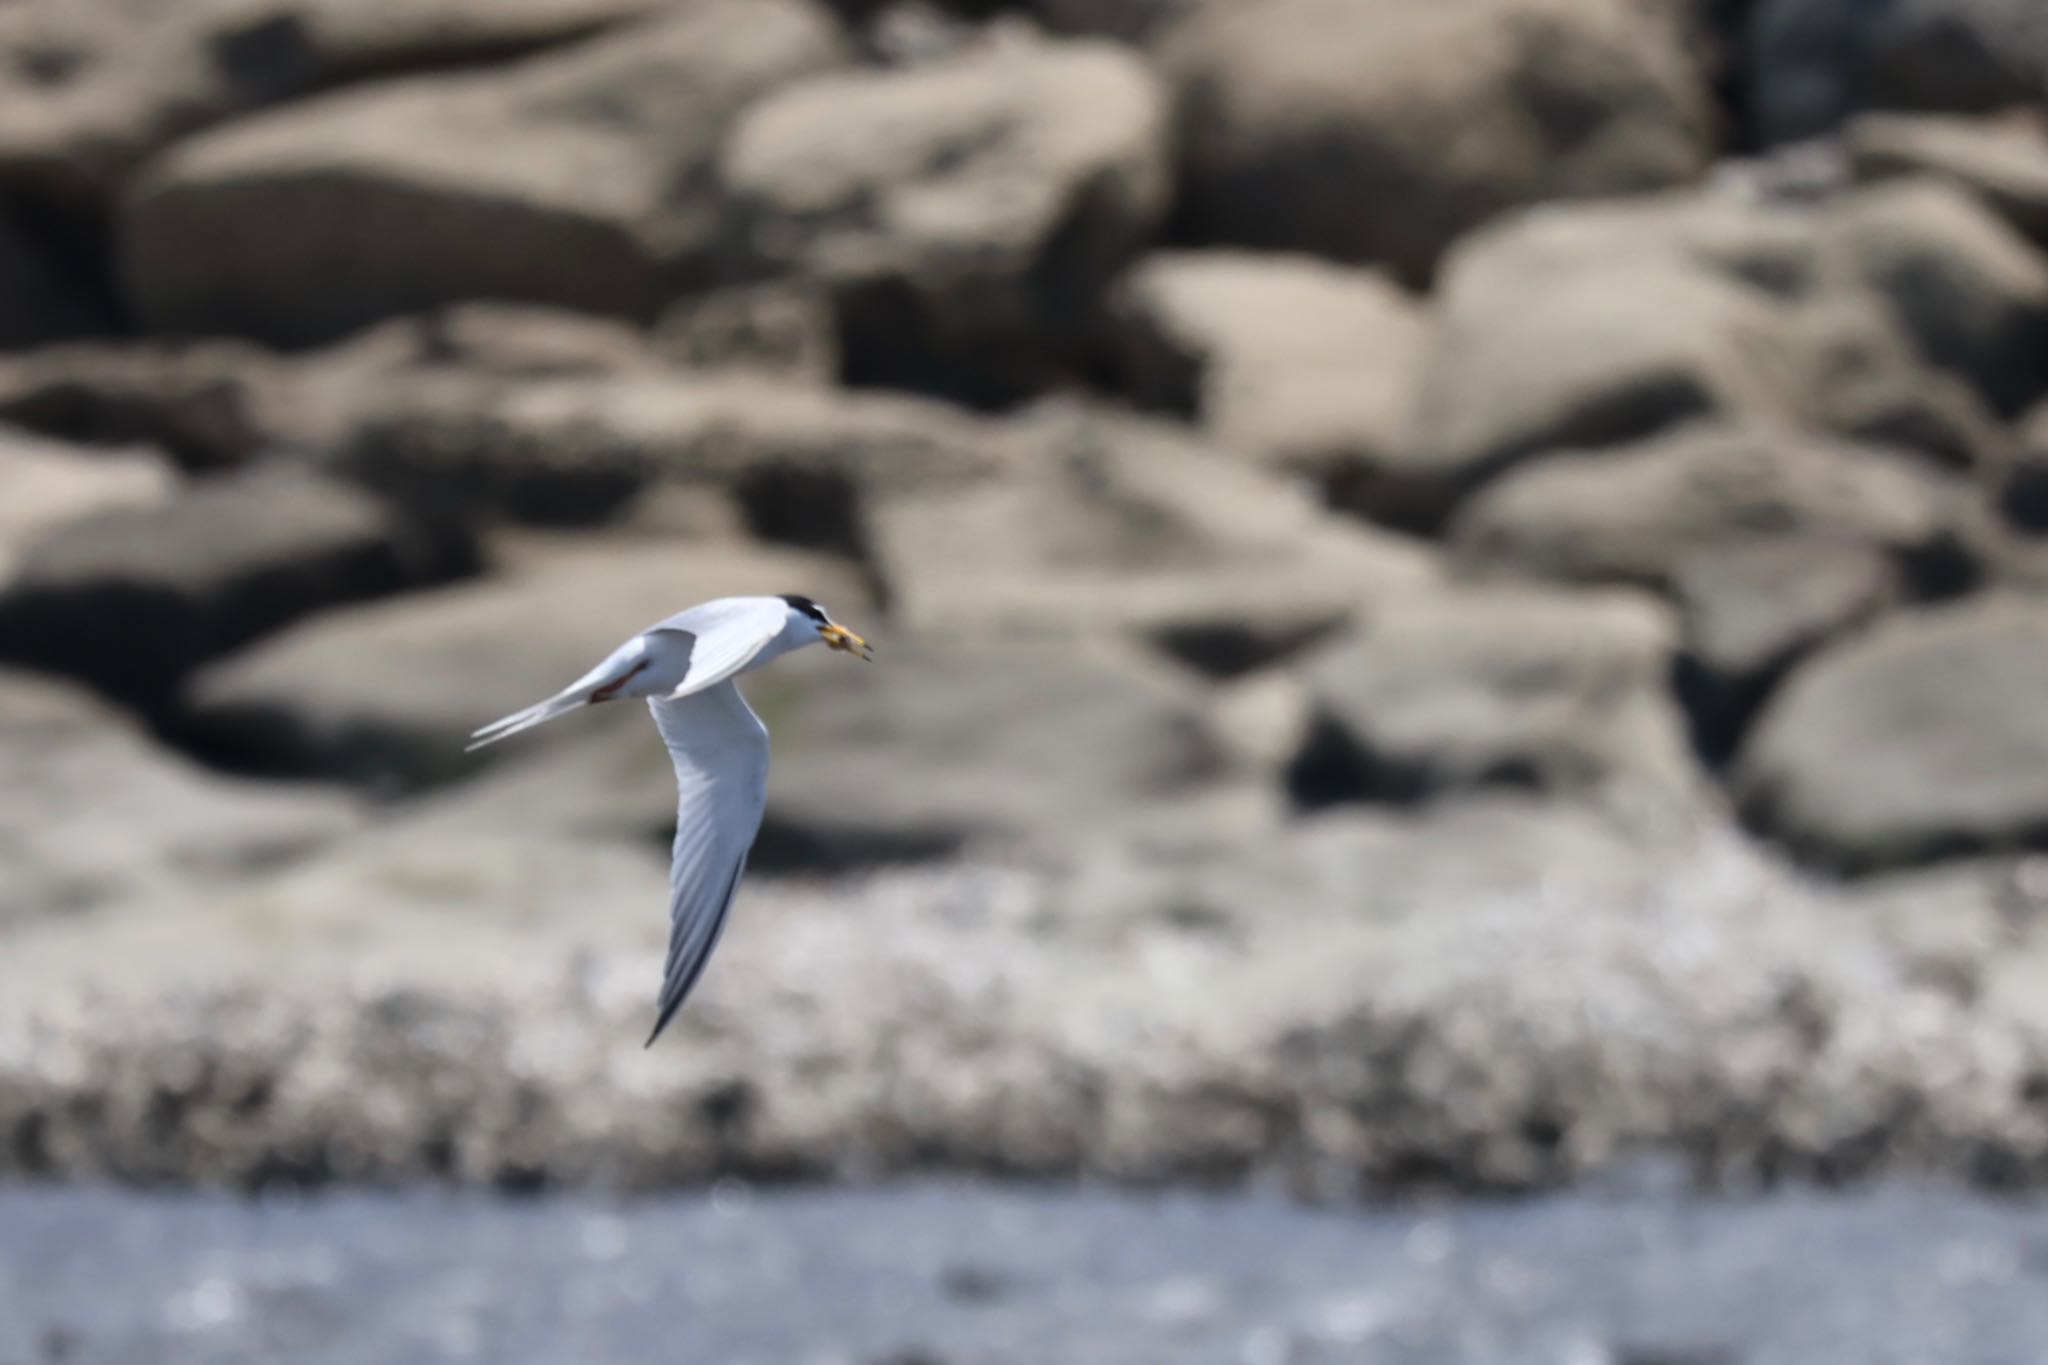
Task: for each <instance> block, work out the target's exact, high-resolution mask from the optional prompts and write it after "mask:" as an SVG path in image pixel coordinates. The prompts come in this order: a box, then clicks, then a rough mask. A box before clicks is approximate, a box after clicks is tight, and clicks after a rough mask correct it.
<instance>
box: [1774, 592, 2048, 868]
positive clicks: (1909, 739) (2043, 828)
mask: <svg viewBox="0 0 2048 1365" xmlns="http://www.w3.org/2000/svg"><path fill="white" fill-rule="evenodd" d="M2044 687H2048V609H2044V608H2043V607H2042V605H2041V604H2040V603H2039V602H2037V601H2030V600H2021V599H2004V598H1991V599H1986V600H1978V601H1970V602H1965V603H1962V604H1958V605H1955V606H1951V607H1946V608H1943V609H1940V610H1936V611H1929V612H1925V613H1922V614H1918V615H1912V616H1902V617H1898V618H1895V619H1893V620H1891V621H1889V622H1886V623H1884V624H1882V625H1880V626H1879V627H1878V628H1877V629H1875V630H1874V631H1872V632H1870V633H1869V634H1867V635H1864V636H1861V637H1858V638H1856V639H1853V640H1851V641H1849V642H1847V643H1844V644H1841V645H1838V646H1836V647H1834V648H1832V649H1830V650H1827V651H1824V652H1823V653H1821V654H1820V655H1819V656H1817V657H1816V658H1815V659H1813V660H1812V661H1811V662H1809V663H1808V664H1806V665H1805V666H1804V667H1802V668H1800V669H1799V670H1797V671H1796V672H1795V673H1794V674H1793V675H1792V678H1791V680H1790V681H1789V682H1788V683H1787V684H1786V685H1785V687H1784V688H1783V689H1782V690H1781V691H1780V692H1779V693H1778V695H1777V696H1776V697H1775V698H1774V699H1773V700H1772V701H1771V703H1770V705H1769V706H1768V707H1766V708H1765V711H1764V713H1763V716H1762V717H1761V718H1760V719H1759V721H1758V722H1757V726H1756V728H1755V730H1754V731H1753V733H1752V734H1751V735H1750V737H1749V739H1748V741H1747V742H1746V743H1745V744H1744V745H1743V748H1742V752H1741V755H1740V757H1739V760H1738V764H1737V768H1736V792H1737V794H1738V796H1739V797H1740V799H1741V801H1742V803H1743V806H1744V808H1745V809H1746V811H1747V813H1748V816H1749V818H1750V819H1751V820H1752V821H1754V822H1755V823H1756V825H1757V826H1758V827H1759V828H1761V829H1762V830H1764V831H1765V832H1767V833H1769V834H1772V835H1774V836H1776V837H1778V838H1781V839H1783V840H1784V841H1786V842H1787V843H1789V844H1791V845H1792V846H1793V847H1794V848H1796V849H1797V850H1799V851H1800V852H1801V853H1802V854H1804V855H1805V856H1807V857H1809V858H1811V859H1813V860H1814V861H1816V862H1818V863H1822V864H1824V865H1827V866H1829V867H1833V868H1837V869H1841V870H1845V871H1851V872H1856V871H1867V870H1871V869H1876V868H1881V867H1888V866H1896V865H1901V864H1908V863H1914V862H1920V861H1925V860H1927V859H1931V858H1936V857H1941V856H1944V855H1953V854H1956V853H1962V852H1966V851H1969V850H1973V849H1998V848H2014V847H2036V846H2039V845H2040V844H2041V842H2042V841H2043V839H2044V837H2048V734H2044V732H2043V730H2042V727H2041V725H2040V723H2039V719H2040V698H2041V695H2042V689H2043V688H2044Z"/></svg>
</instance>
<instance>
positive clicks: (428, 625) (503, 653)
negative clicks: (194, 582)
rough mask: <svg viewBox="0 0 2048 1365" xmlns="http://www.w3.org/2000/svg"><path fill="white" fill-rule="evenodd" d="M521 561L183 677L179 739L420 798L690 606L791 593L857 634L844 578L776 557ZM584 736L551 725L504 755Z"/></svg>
mask: <svg viewBox="0 0 2048 1365" xmlns="http://www.w3.org/2000/svg"><path fill="white" fill-rule="evenodd" d="M529 559H530V562H528V563H526V564H525V565H523V566H522V567H521V568H520V569H519V570H518V571H515V572H512V573H510V574H507V575H504V576H501V577H498V578H491V579H485V580H482V581H478V582H473V583H467V584H461V585H457V586H454V587H449V588H444V589H442V590H440V591H437V592H431V593H414V594H409V595H407V596H405V597H401V598H397V599H395V600H393V601H390V602H383V603H375V604H370V605H366V606H359V607H355V608H353V609H351V610H347V611H335V612H328V613H326V614H325V615H322V616H320V617H317V618H315V619H313V620H311V621H307V622H304V623H302V624H300V625H299V626H297V627H296V628H294V629H292V630H289V631H286V632H283V633H281V634H279V635H277V636H274V637H273V638H271V639H268V640H265V641H262V642H260V643H258V644H256V645H255V646H253V647H252V648H250V649H247V650H244V651H242V652H241V653H239V654H236V655H233V656H231V657H229V658H226V659H223V660H221V661H219V662H218V663H216V664H214V665H213V666H211V667H209V668H207V669H206V670H205V671H203V672H202V673H201V674H200V675H199V676H198V677H196V678H195V679H193V681H192V685H191V687H190V688H189V689H188V691H187V694H186V699H185V708H184V714H183V716H182V717H181V719H180V721H179V731H180V734H181V737H183V738H185V739H186V740H187V741H188V742H189V743H190V744H192V745H193V746H194V747H196V748H198V749H199V750H201V751H202V752H205V753H208V754H211V755H214V756H216V757H218V758H220V759H222V760H224V761H226V762H228V763H231V764H233V765H235V766H237V767H242V768H249V769H256V770H264V771H271V772H277V773H284V774H297V775H318V776H324V777H331V778H338V779H342V780H346V781H351V782H356V783H361V784H364V785H367V786H372V787H397V788H411V787H417V786H424V785H428V784H431V783H434V782H438V781H444V780H447V779H449V778H453V777H457V776H461V775H463V774H465V773H469V772H473V771H475V770H476V769H477V768H478V767H480V766H481V765H483V764H486V763H490V762H495V761H498V760H500V759H503V758H505V757H506V756H507V755H508V754H510V753H512V752H514V751H515V746H510V745H499V746H495V747H493V748H490V749H484V750H480V751H478V752H477V753H474V754H466V753H464V752H463V745H464V744H465V743H466V742H467V740H468V736H469V734H470V732H471V731H473V730H475V729H477V728H478V727H479V726H481V725H484V724H486V723H487V722H489V721H492V720H495V719H497V718H498V717H499V716H502V715H507V714H509V713H511V712H513V711H516V710H518V709H519V708H520V707H522V706H527V705H530V704H531V703H533V702H536V701H539V700H540V699H541V698H543V697H548V696H552V695H554V693H556V692H558V691H560V690H561V688H562V687H563V686H564V685H566V684H567V683H569V682H570V681H572V680H573V679H575V678H576V677H578V676H579V675H580V674H582V673H583V672H584V671H585V670H586V669H588V668H590V667H591V666H592V665H593V664H595V663H596V662H597V661H598V660H600V659H602V658H604V656H605V655H606V654H608V653H610V652H611V651H612V650H613V649H614V648H616V647H617V646H618V644H619V643H620V642H621V641H622V640H625V639H627V638H628V637H630V636H631V635H633V634H634V632H636V631H639V630H643V629H645V628H646V627H648V626H650V625H652V624H653V623H655V622H656V621H659V620H661V619H662V618H663V617H666V616H671V615H673V614H674V613H676V612H678V611H681V610H682V609H683V608H684V607H687V606H690V605H691V604H692V603H695V602H701V601H704V600H706V599H708V598H712V597H724V596H730V595H735V594H744V593H761V592H776V591H788V592H801V593H803V594H805V595H806V596H809V597H814V598H816V599H817V600H819V601H821V602H824V603H826V604H827V605H828V606H829V607H830V608H831V609H832V610H833V611H834V612H835V613H836V614H838V615H839V616H841V617H842V618H844V619H848V620H853V621H858V620H859V618H860V615H861V612H862V610H863V609H864V607H865V605H866V600H865V599H866V594H865V592H864V591H863V589H862V586H861V584H860V582H859V578H858V576H857V575H856V574H854V573H853V572H851V571H850V570H848V569H847V568H846V566H844V565H843V564H840V563H837V562H835V561H830V560H824V559H820V558H817V557H814V556H804V555H796V554H791V553H786V552H775V551H760V550H748V549H744V548H740V547H736V546H732V545H712V546H690V547H686V548H685V547H676V546H672V545H665V544H660V543H655V544H649V545H643V546H638V547H633V548H627V547H624V546H609V547H603V548H598V547H584V548H575V549H569V550H565V551H564V552H562V553H559V554H547V555H537V556H531V557H529ZM638 709H639V708H638V706H637V705H636V706H634V707H631V708H612V709H611V710H610V711H608V712H606V713H605V714H606V715H610V716H616V715H618V714H619V713H620V712H621V711H625V710H638ZM644 718H645V717H644V716H642V717H641V719H643V720H644ZM585 719H586V721H589V722H591V723H606V722H603V721H602V720H601V719H599V718H585ZM611 723H616V721H614V722H611ZM588 728H589V725H588V724H585V725H582V726H579V725H577V724H568V725H555V726H547V727H544V728H543V729H541V730H540V731H537V732H535V734H534V735H533V736H532V737H531V738H530V740H529V739H526V738H524V737H523V738H522V741H521V743H520V744H519V745H518V746H516V748H517V749H518V750H523V749H527V748H531V747H533V746H534V745H544V744H549V743H554V742H558V741H560V740H561V739H563V738H564V737H565V736H573V735H576V734H578V733H581V732H585V731H587V730H588Z"/></svg>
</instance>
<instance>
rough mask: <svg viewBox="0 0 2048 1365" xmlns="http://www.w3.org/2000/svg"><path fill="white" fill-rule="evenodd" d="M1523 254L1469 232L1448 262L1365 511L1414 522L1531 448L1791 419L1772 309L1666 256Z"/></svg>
mask: <svg viewBox="0 0 2048 1365" xmlns="http://www.w3.org/2000/svg"><path fill="white" fill-rule="evenodd" d="M1527 256H1528V254H1527V253H1525V252H1524V251H1522V250H1521V249H1519V247H1518V245H1517V244H1515V243H1514V242H1512V241H1504V242H1502V243H1501V244H1500V245H1499V246H1498V247H1497V248H1496V247H1495V246H1494V244H1492V243H1490V242H1488V241H1486V240H1483V239H1482V240H1481V241H1478V242H1475V243H1474V244H1473V246H1472V247H1471V248H1469V250H1468V251H1466V252H1465V253H1464V254H1462V255H1461V256H1460V257H1458V258H1456V259H1454V260H1453V262H1452V264H1451V266H1450V268H1449V271H1448V278H1447V280H1446V282H1445V286H1444V290H1443V302H1442V303H1441V305H1440V307H1439V314H1438V319H1437V322H1436V329H1435V334H1434V336H1433V338H1432V340H1431V342H1430V346H1429V354H1428V358H1427V360H1426V361H1425V363H1424V367H1423V379H1422V384H1421V389H1420V393H1419V395H1418V398H1417V401H1416V406H1415V411H1414V418H1413V427H1412V430H1411V433H1410V438H1409V443H1408V450H1407V457H1406V459H1405V460H1404V461H1403V462H1402V463H1401V464H1400V465H1399V466H1398V467H1397V468H1396V469H1395V470H1393V471H1391V472H1390V474H1389V478H1388V481H1387V484H1386V486H1385V488H1384V489H1383V490H1382V492H1381V495H1380V497H1379V498H1378V499H1376V501H1375V505H1374V506H1372V507H1371V508H1369V509H1368V510H1371V511H1373V512H1374V513H1375V514H1376V515H1378V516H1381V517H1383V518H1386V519H1389V520H1393V521H1396V522H1405V523H1410V524H1420V525H1425V526H1426V525H1430V524H1432V523H1434V522H1435V521H1437V520H1438V519H1440V518H1441V517H1442V516H1443V515H1444V514H1445V512H1447V511H1448V510H1449V509H1450V508H1451V507H1452V506H1454V505H1455V504H1456V503H1457V501H1458V500H1459V499H1460V498H1461V497H1463V496H1464V495H1465V494H1467V493H1469V492H1470V491H1471V490H1472V489H1474V488H1476V487H1477V486H1478V485H1479V484H1481V483H1483V482H1484V481H1485V480H1487V479H1488V478H1491V477H1492V476H1494V475H1496V474H1498V473H1500V472H1501V471H1502V470H1504V469H1506V468H1508V467H1509V466H1510V465H1512V464H1514V463H1516V462H1517V461H1520V460H1522V459H1525V458H1527V457H1528V456H1531V455H1534V454H1538V453H1540V452H1544V451H1548V450H1553V449H1559V448H1563V449H1571V448H1574V447H1580V448H1583V447H1587V446H1598V445H1607V444H1612V443H1616V442H1624V441H1629V440H1633V439H1637V438H1641V437H1644V436H1649V435H1651V434H1654V433H1656V432H1658V431H1660V430H1663V429H1664V428H1667V427H1671V426H1674V425H1677V424H1679V423H1681V422H1685V421H1691V420H1699V419H1706V418H1717V417H1718V418H1739V417H1765V418H1768V417H1780V416H1789V415H1790V414H1791V413H1793V412H1794V411H1795V410H1796V408H1797V406H1798V402H1799V394H1798V391H1797V388H1796V375H1797V363H1796V362H1797V356H1798V351H1797V348H1796V342H1795V340H1794V337H1793V334H1792V332H1791V329H1790V323H1789V321H1788V319H1787V316H1786V312H1785V309H1784V308H1783V307H1782V306H1781V304H1780V303H1779V301H1778V300H1776V299H1774V298H1772V297H1770V296H1768V295H1766V294H1764V293H1762V292H1761V291H1759V290H1757V289H1755V288H1753V287H1751V286H1750V285H1748V284H1746V283H1744V282H1742V281H1740V280H1736V279H1731V278H1728V277H1727V276H1725V275H1722V274H1720V273H1718V272H1716V271H1713V270H1711V269H1707V268H1703V267H1701V266H1699V265H1697V264H1694V263H1691V262H1687V261H1682V260H1671V259H1654V258H1648V259H1638V260H1628V259H1625V258H1624V259H1620V260H1609V261H1608V262H1606V263H1604V264H1603V263H1601V262H1599V261H1598V260H1597V259H1595V258H1593V257H1591V256H1588V257H1586V258H1583V259H1580V260H1578V261H1576V262H1575V263H1574V264H1573V265H1571V266H1567V267H1565V268H1556V265H1555V263H1553V264H1552V268H1549V269H1545V268H1542V262H1541V260H1540V255H1539V259H1528V258H1527Z"/></svg>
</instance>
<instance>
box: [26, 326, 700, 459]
mask: <svg viewBox="0 0 2048 1365" xmlns="http://www.w3.org/2000/svg"><path fill="white" fill-rule="evenodd" d="M660 368H662V367H661V364H660V362H659V360H658V358H657V357H656V356H655V354H654V353H653V352H651V351H650V350H649V348H648V346H647V344H646V342H645V340H644V338H642V336H641V335H640V334H639V333H638V332H637V331H636V330H635V329H633V328H631V327H628V326H627V325H625V324H623V323H621V322H618V321H617V320H615V319H609V318H596V317H590V316H586V315H583V314H577V313H567V312H563V311H561V310H558V309H549V308H539V307H531V306H521V305H514V304H495V303H470V304H458V305H454V306H452V307H449V308H445V309H438V310H436V311H434V312H432V313H427V314H423V315H418V316H413V317H406V318H399V319H395V320H393V321H391V322H388V323H384V324H382V325H380V326H377V327H373V328H370V329H369V330H367V331H365V332H362V333H358V334H357V335H355V336H352V337H350V338H349V339H348V340H346V341H344V342H342V343H340V344H339V345H336V346H332V347H327V348H324V349H320V350H314V351H305V352H300V353H297V354H293V355H280V354H277V353H276V352H273V351H269V350H266V349H264V348H263V347H260V346H254V345H250V344H248V343H246V342H239V341H218V340H215V341H196V342H179V341H133V342H99V343H91V344H86V343H78V344H72V345H66V346H54V347H46V348H43V349H40V350H35V351H29V352H25V353H23V354H20V355H13V356H5V357H0V419H4V420H6V421H9V422H14V423H18V424H19V425H22V426H25V427H29V428H32V429H34V430H36V431H40V432H43V433H46V434H48V435H51V436H56V437H60V438H62V439H65V440H70V441H78V442H83V443H87V444H112V445H122V444H130V443H134V442H146V443H149V444H152V445H157V446H161V447H162V448H163V449H164V450H166V451H167V452H169V453H170V454H172V455H174V456H175V457H177V460H178V462H179V463H180V464H181V465H183V466H185V467H186V468H187V469H192V470H216V469H228V468H233V467H236V466H239V465H243V464H247V463H250V462H251V461H254V460H257V459H259V458H263V457H266V456H269V455H273V454H277V453H279V452H281V451H286V450H294V451H299V452H306V451H321V450H326V449H328V448H330V447H332V446H333V445H335V444H336V443H337V442H338V441H339V440H340V439H341V438H342V436H343V435H344V433H346V432H347V430H348V429H349V427H350V426H351V425H352V424H353V423H354V422H355V421H356V420H357V417H358V415H359V414H360V413H361V412H363V411H365V410H372V409H374V408H375V407H376V405H377V404H379V403H380V402H383V401H386V400H387V398H388V396H389V395H390V394H391V393H392V392H393V391H394V390H395V389H399V388H402V387H403V386H404V385H405V384H407V383H409V382H411V381H412V380H413V379H415V378H416V377H419V376H423V375H440V374H446V373H453V374H460V375H469V376H475V377H477V378H478V379H483V378H497V379H503V380H512V379H518V380H529V381H530V380H535V379H548V378H560V377H563V376H567V375H579V374H610V373H616V372H621V371H630V370H656V369H660Z"/></svg>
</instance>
